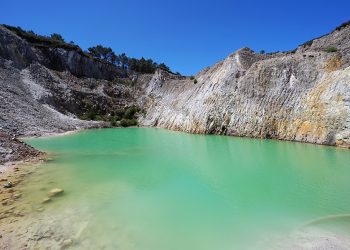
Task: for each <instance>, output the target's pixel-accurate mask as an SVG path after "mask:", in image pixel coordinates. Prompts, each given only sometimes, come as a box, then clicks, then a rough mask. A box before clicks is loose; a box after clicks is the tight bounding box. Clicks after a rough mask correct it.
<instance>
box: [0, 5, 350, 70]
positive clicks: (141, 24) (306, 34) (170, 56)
mask: <svg viewBox="0 0 350 250" xmlns="http://www.w3.org/2000/svg"><path fill="white" fill-rule="evenodd" d="M349 19H350V1H349V0H332V1H322V0H318V1H316V0H310V1H308V0H302V1H301V0H294V1H282V0H280V1H273V0H265V1H263V0H261V1H249V0H239V1H238V0H231V1H228V0H215V1H209V0H202V1H194V0H176V1H165V0H163V1H160V0H143V1H141V0H134V1H131V0H129V1H127V0H124V1H119V0H116V1H112V0H99V1H95V0H93V1H88V0H85V1H81V0H70V1H67V0H60V1H48V0H46V1H44V0H30V1H29V0H26V1H23V0H11V1H3V2H2V3H1V14H0V23H5V24H10V25H14V26H21V27H22V28H24V29H28V30H33V31H35V32H36V33H39V34H44V35H49V34H51V33H54V32H57V33H60V34H62V35H63V37H64V38H65V39H66V40H67V41H71V40H72V41H74V42H75V43H76V44H78V45H80V46H81V47H82V48H83V49H86V48H88V47H90V46H93V45H96V44H102V45H105V46H109V47H112V48H113V49H114V51H115V52H116V53H118V54H119V53H122V52H125V53H126V54H127V55H129V56H132V57H141V56H144V57H146V58H152V59H154V60H156V61H157V62H165V63H166V64H167V65H169V66H170V67H171V69H172V70H173V71H179V72H181V73H183V74H187V75H192V74H195V73H197V72H198V71H199V70H201V69H203V68H204V67H207V66H210V65H212V64H214V63H215V62H217V61H219V60H221V59H223V58H225V57H226V56H227V55H228V54H230V53H232V52H233V51H235V50H237V49H239V48H242V47H250V48H252V49H253V50H255V51H260V50H262V49H264V50H265V51H267V52H271V51H277V50H290V49H293V48H295V47H296V46H297V45H299V44H301V43H303V42H305V41H307V40H310V39H312V38H314V37H318V36H320V35H323V34H325V33H327V32H329V31H331V30H333V29H334V28H335V27H336V26H338V25H339V24H341V23H342V22H344V21H347V20H349Z"/></svg>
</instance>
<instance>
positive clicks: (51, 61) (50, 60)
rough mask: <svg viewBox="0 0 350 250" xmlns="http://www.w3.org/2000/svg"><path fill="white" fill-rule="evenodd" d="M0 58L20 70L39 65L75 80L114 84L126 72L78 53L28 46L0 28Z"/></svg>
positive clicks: (57, 48) (11, 33)
mask: <svg viewBox="0 0 350 250" xmlns="http://www.w3.org/2000/svg"><path fill="white" fill-rule="evenodd" d="M0 57H1V58H3V59H7V60H10V61H12V63H13V66H15V67H17V68H19V69H24V68H26V67H28V66H29V65H30V64H33V63H39V64H41V65H43V66H45V67H47V68H48V69H52V70H56V71H61V72H62V71H69V72H70V73H71V74H72V75H74V76H77V77H88V78H95V79H104V80H110V81H111V80H114V79H116V78H120V77H126V76H127V75H126V72H125V71H123V70H121V69H120V68H118V67H115V66H114V65H112V64H109V63H106V62H103V61H98V60H96V59H93V58H90V57H89V56H87V55H85V54H84V53H83V52H82V51H81V50H77V49H73V46H72V49H67V48H66V49H64V48H60V47H54V46H49V45H46V44H37V43H30V42H28V41H26V40H25V39H22V38H21V37H19V36H17V35H16V34H15V33H14V32H12V31H11V30H9V29H7V28H5V27H4V26H2V25H0Z"/></svg>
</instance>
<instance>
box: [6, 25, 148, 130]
mask: <svg viewBox="0 0 350 250" xmlns="http://www.w3.org/2000/svg"><path fill="white" fill-rule="evenodd" d="M137 77H138V76H137V75H130V74H129V76H128V75H127V74H126V72H125V71H123V70H121V69H120V68H118V67H115V66H113V65H111V64H108V63H104V62H101V61H97V60H94V59H92V58H90V57H88V56H86V55H84V54H83V53H81V51H78V50H74V49H72V50H69V49H64V48H60V47H51V46H45V45H38V44H32V43H30V42H28V41H26V40H25V39H22V38H21V37H19V36H17V35H16V34H15V33H14V32H12V31H10V30H8V29H7V28H5V27H3V26H1V25H0V131H3V132H6V133H10V134H14V135H42V134H47V133H57V132H64V131H68V130H75V129H78V128H88V127H100V126H110V125H109V123H107V122H97V121H84V120H80V119H78V117H82V116H83V115H84V114H87V113H94V115H95V114H98V115H103V116H106V117H108V115H109V114H110V113H111V112H112V111H114V110H117V109H120V108H125V107H128V106H132V105H136V104H137V102H136V101H137V100H136V97H137V96H138V94H139V92H140V91H139V90H138V89H137V88H136V87H135V86H132V85H131V84H130V82H131V83H132V82H133V81H132V80H133V79H134V78H137ZM142 77H143V78H145V77H144V76H142ZM142 77H139V78H140V79H141V78H142ZM145 79H147V77H146V78H145ZM126 83H129V84H126Z"/></svg>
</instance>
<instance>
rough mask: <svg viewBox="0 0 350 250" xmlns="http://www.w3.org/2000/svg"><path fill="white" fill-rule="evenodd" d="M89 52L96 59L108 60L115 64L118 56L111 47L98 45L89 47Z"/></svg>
mask: <svg viewBox="0 0 350 250" xmlns="http://www.w3.org/2000/svg"><path fill="white" fill-rule="evenodd" d="M88 53H89V54H90V55H91V56H92V57H93V58H95V59H99V60H102V61H106V62H109V63H113V64H115V62H116V60H117V58H116V55H115V53H114V52H113V50H112V49H111V48H107V47H103V46H101V45H97V46H95V47H90V48H88Z"/></svg>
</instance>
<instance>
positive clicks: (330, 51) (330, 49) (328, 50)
mask: <svg viewBox="0 0 350 250" xmlns="http://www.w3.org/2000/svg"><path fill="white" fill-rule="evenodd" d="M325 51H326V52H328V53H333V52H337V51H338V49H337V48H336V47H329V48H327V49H325Z"/></svg>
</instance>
